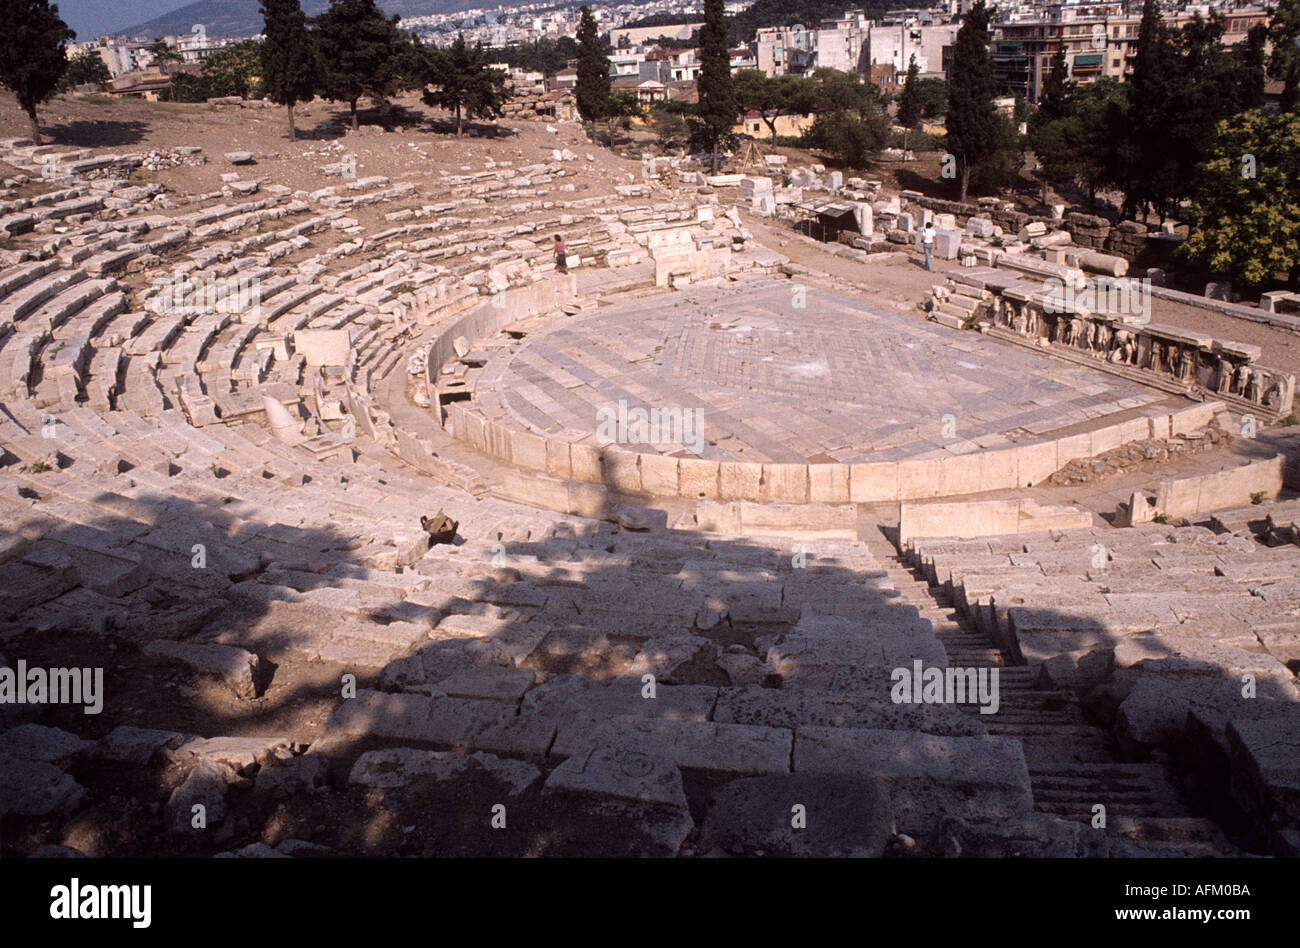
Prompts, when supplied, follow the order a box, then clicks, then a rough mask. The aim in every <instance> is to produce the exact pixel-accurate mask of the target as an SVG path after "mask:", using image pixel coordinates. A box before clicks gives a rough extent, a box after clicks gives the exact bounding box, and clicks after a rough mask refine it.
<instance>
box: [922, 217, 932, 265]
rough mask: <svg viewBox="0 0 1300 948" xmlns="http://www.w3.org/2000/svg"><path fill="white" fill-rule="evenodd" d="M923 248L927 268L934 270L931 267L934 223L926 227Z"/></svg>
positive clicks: (923, 234)
mask: <svg viewBox="0 0 1300 948" xmlns="http://www.w3.org/2000/svg"><path fill="white" fill-rule="evenodd" d="M921 246H922V247H923V248H925V268H926V269H927V270H933V269H934V267H933V266H931V265H930V260H931V256H930V255H931V254H932V253H933V252H934V223H933V222H930V223H928V224H926V225H925V232H924V233H922V234H921Z"/></svg>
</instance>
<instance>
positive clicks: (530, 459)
mask: <svg viewBox="0 0 1300 948" xmlns="http://www.w3.org/2000/svg"><path fill="white" fill-rule="evenodd" d="M445 410H446V418H447V426H448V427H449V428H450V429H451V430H452V431H453V432H454V435H455V437H456V438H458V439H460V440H462V441H464V442H466V443H468V444H470V445H471V446H473V447H474V448H476V449H477V450H479V451H482V452H483V453H485V454H488V455H491V456H492V457H495V458H498V459H500V460H502V461H506V462H508V463H510V464H511V465H513V466H514V467H517V468H522V469H524V470H527V471H534V472H538V473H543V474H546V475H548V476H550V477H552V478H559V479H563V480H573V481H583V482H586V483H590V484H603V485H605V486H606V487H608V488H609V489H610V490H613V491H617V492H619V493H624V494H634V495H635V494H648V495H650V496H652V497H682V498H688V499H692V500H699V499H702V498H707V499H711V500H718V501H723V502H731V501H750V502H753V503H759V504H850V503H852V504H872V503H889V502H897V501H905V500H925V499H932V498H940V497H954V496H961V495H964V494H976V493H982V492H984V491H992V490H1010V489H1014V488H1023V487H1029V486H1032V485H1034V484H1037V483H1039V482H1041V481H1043V480H1044V479H1046V478H1047V477H1049V476H1050V475H1052V474H1053V473H1055V472H1056V471H1058V470H1060V469H1061V468H1062V467H1064V466H1065V465H1066V464H1068V463H1069V462H1070V461H1072V460H1074V459H1076V458H1090V457H1094V456H1095V455H1098V454H1102V453H1104V452H1106V451H1110V450H1112V449H1113V448H1117V447H1119V446H1120V445H1121V444H1125V443H1127V442H1129V441H1141V440H1145V439H1147V438H1153V437H1161V438H1167V437H1170V436H1171V435H1173V434H1177V433H1179V432H1181V431H1191V430H1195V429H1196V428H1198V427H1203V426H1204V425H1206V424H1208V423H1209V421H1210V419H1211V418H1213V417H1214V415H1215V414H1216V413H1217V412H1220V411H1223V410H1224V405H1223V403H1222V402H1207V403H1204V404H1199V405H1191V406H1188V407H1187V408H1185V409H1180V410H1179V411H1176V412H1173V413H1170V412H1158V411H1153V412H1149V413H1147V414H1145V415H1142V416H1139V417H1136V418H1131V419H1128V420H1126V421H1121V422H1116V423H1115V424H1111V425H1106V426H1104V427H1101V428H1097V429H1095V430H1093V431H1088V432H1083V433H1081V434H1076V435H1070V436H1068V437H1065V438H1058V439H1054V440H1047V441H1035V442H1032V443H1029V444H1018V445H1014V446H1012V447H1009V448H998V449H993V450H988V451H980V452H975V453H972V454H962V455H949V456H947V457H934V458H918V459H915V460H907V461H878V462H874V463H863V464H755V463H748V462H737V461H711V460H706V459H703V458H677V457H668V456H665V455H660V454H651V453H639V452H635V451H628V450H626V449H624V448H621V447H618V446H617V445H609V446H607V447H599V446H597V445H590V444H579V443H572V442H568V441H561V440H559V439H555V438H546V437H543V436H542V435H539V434H534V433H533V432H530V431H524V430H522V429H519V428H515V427H512V426H509V425H505V424H502V423H499V422H496V421H493V420H491V419H488V418H485V417H484V416H482V415H481V414H479V413H478V412H477V411H475V410H474V408H473V406H472V404H471V405H466V404H464V403H460V402H451V403H449V404H448V405H447V406H446V409H445ZM555 496H557V497H558V493H557V494H556V495H555Z"/></svg>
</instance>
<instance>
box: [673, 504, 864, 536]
mask: <svg viewBox="0 0 1300 948" xmlns="http://www.w3.org/2000/svg"><path fill="white" fill-rule="evenodd" d="M693 526H694V527H695V528H696V529H699V530H707V531H709V532H710V533H725V534H727V535H729V536H746V537H755V536H759V537H761V536H781V537H794V538H797V539H808V540H812V539H821V540H856V539H857V538H858V508H857V507H855V506H854V505H853V504H836V505H832V504H799V505H795V504H755V503H750V502H749V501H743V500H742V501H733V502H731V503H727V504H720V503H717V502H716V501H712V500H701V501H700V502H699V503H698V504H697V505H696V507H695V522H694V524H693Z"/></svg>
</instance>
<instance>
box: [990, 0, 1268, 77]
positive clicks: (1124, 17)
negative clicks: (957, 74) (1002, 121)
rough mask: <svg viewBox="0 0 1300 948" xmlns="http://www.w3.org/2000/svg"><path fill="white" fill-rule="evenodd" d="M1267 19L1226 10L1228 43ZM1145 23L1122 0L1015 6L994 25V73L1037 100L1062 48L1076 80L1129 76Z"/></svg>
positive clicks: (1168, 17)
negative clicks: (1025, 8) (1027, 7)
mask: <svg viewBox="0 0 1300 948" xmlns="http://www.w3.org/2000/svg"><path fill="white" fill-rule="evenodd" d="M1207 12H1208V8H1205V7H1202V8H1197V9H1184V10H1179V11H1174V12H1167V13H1165V14H1164V21H1165V24H1166V25H1167V26H1169V27H1171V28H1173V29H1178V28H1180V27H1182V26H1183V25H1184V24H1186V23H1189V22H1191V20H1192V19H1193V18H1194V17H1195V16H1197V15H1200V16H1205V15H1206V14H1207ZM1267 18H1268V13H1267V11H1265V10H1263V9H1235V10H1230V11H1227V12H1226V13H1225V17H1224V19H1225V23H1224V26H1225V29H1224V36H1223V41H1224V43H1225V44H1227V45H1234V44H1236V43H1239V42H1242V41H1243V40H1244V39H1245V38H1246V33H1247V32H1248V31H1249V30H1250V28H1251V27H1252V26H1253V25H1254V24H1256V23H1259V22H1263V21H1265V20H1267ZM1141 23H1142V16H1141V11H1140V10H1135V11H1132V12H1126V11H1125V10H1124V5H1123V4H1122V3H1120V2H1118V0H1114V2H1097V3H1078V2H1073V3H1071V2H1061V3H1052V4H1048V5H1047V6H1046V7H1044V8H1042V10H1041V12H1038V11H1035V12H1033V13H1032V15H1031V14H1030V12H1029V11H1014V12H1012V13H1010V14H1009V15H1007V16H1006V17H1005V18H1003V19H1002V20H999V21H998V22H996V23H994V24H993V41H992V44H991V48H990V53H991V55H992V58H993V70H994V76H995V78H996V79H997V81H998V84H999V86H1001V87H1002V88H1003V89H1004V90H1005V91H1007V92H1009V93H1011V94H1013V95H1020V96H1025V97H1027V98H1029V99H1033V100H1037V99H1038V98H1039V97H1040V96H1041V95H1042V90H1043V83H1044V81H1045V80H1046V79H1047V75H1048V73H1050V72H1051V69H1052V59H1053V58H1054V57H1055V56H1056V51H1057V50H1058V49H1062V48H1063V49H1064V50H1065V56H1066V66H1067V67H1068V69H1069V73H1070V78H1071V79H1072V80H1073V81H1075V82H1078V83H1086V82H1092V81H1094V80H1096V79H1099V78H1100V77H1102V76H1111V77H1113V78H1115V79H1118V80H1120V81H1124V80H1126V79H1127V78H1128V77H1129V75H1131V73H1132V71H1133V59H1134V57H1135V56H1136V55H1137V40H1138V33H1139V30H1140V27H1141Z"/></svg>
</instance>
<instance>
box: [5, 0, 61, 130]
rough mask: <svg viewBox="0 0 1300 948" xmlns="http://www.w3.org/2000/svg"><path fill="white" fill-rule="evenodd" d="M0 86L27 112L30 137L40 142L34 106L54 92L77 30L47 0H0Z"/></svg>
mask: <svg viewBox="0 0 1300 948" xmlns="http://www.w3.org/2000/svg"><path fill="white" fill-rule="evenodd" d="M0 23H3V24H4V29H2V30H0V86H4V87H5V88H6V89H8V90H9V91H10V92H12V93H13V94H14V97H15V98H16V99H17V100H18V105H19V106H20V107H21V108H22V110H23V111H24V112H26V113H27V120H28V121H29V122H30V123H31V127H32V141H34V142H35V143H36V144H38V145H39V144H40V143H41V126H40V124H39V123H38V122H37V121H36V106H37V105H38V104H39V103H41V102H44V101H45V100H46V99H48V98H49V97H50V96H52V95H53V94H54V90H55V89H57V88H58V85H59V80H60V79H62V78H63V74H64V72H66V71H67V68H68V58H67V55H66V54H65V52H64V44H65V43H66V42H67V41H68V40H70V39H72V38H74V37H75V36H76V35H77V34H76V33H74V32H73V31H72V30H70V29H69V28H68V24H66V23H64V22H63V20H61V19H60V18H59V8H58V5H57V4H51V3H49V2H48V0H0Z"/></svg>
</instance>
